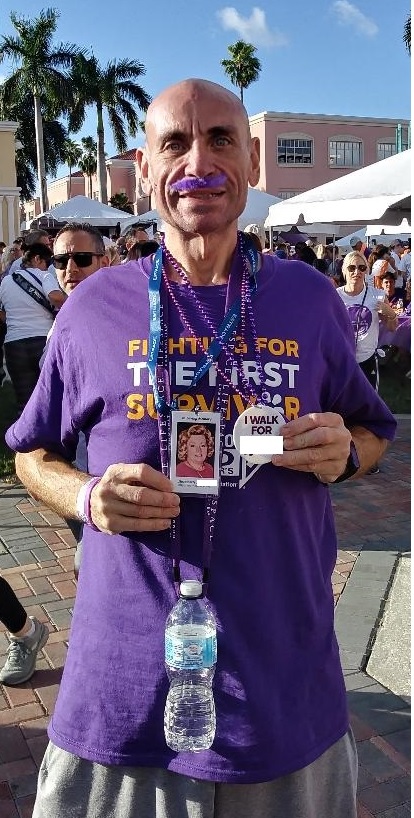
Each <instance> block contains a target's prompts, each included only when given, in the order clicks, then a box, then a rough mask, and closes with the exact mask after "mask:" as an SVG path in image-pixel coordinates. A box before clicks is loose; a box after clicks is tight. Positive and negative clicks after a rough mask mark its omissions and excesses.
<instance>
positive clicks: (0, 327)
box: [0, 320, 7, 386]
mask: <svg viewBox="0 0 414 818" xmlns="http://www.w3.org/2000/svg"><path fill="white" fill-rule="evenodd" d="M6 332H7V326H6V324H5V322H4V321H1V320H0V376H1V372H2V370H3V353H4V350H3V344H4V339H5V337H6ZM1 380H2V379H1V377H0V386H1Z"/></svg>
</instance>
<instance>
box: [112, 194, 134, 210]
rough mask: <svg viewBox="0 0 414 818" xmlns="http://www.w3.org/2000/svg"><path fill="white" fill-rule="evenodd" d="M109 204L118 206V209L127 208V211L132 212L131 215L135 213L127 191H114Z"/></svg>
mask: <svg viewBox="0 0 414 818" xmlns="http://www.w3.org/2000/svg"><path fill="white" fill-rule="evenodd" d="M109 204H110V205H112V207H116V208H117V210H125V213H131V215H132V214H133V213H134V209H133V206H132V202H130V201H129V199H128V196H127V195H126V193H114V195H113V196H111V198H110V200H109Z"/></svg>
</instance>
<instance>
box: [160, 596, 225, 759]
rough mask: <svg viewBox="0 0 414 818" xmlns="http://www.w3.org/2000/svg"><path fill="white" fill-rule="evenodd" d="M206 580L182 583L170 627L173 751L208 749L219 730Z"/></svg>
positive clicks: (168, 712)
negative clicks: (203, 595)
mask: <svg viewBox="0 0 414 818" xmlns="http://www.w3.org/2000/svg"><path fill="white" fill-rule="evenodd" d="M202 593H203V588H202V584H201V582H197V581H196V580H187V581H186V582H182V583H181V585H180V598H179V600H178V602H177V603H176V604H175V605H174V607H173V609H172V611H171V613H170V614H169V616H168V618H167V622H166V625H165V666H166V669H167V673H168V677H169V679H170V689H169V692H168V696H167V701H166V704H165V712H164V732H165V740H166V742H167V744H168V747H170V748H171V749H172V750H175V751H176V752H178V751H180V750H190V751H197V750H207V749H208V748H209V747H211V745H212V743H213V740H214V735H215V732H216V711H215V707H214V698H213V690H212V686H211V685H212V681H213V676H214V671H215V667H216V661H217V634H216V623H215V619H214V615H213V613H212V611H211V610H210V607H209V605H208V603H207V602H206V601H205V599H203V598H202Z"/></svg>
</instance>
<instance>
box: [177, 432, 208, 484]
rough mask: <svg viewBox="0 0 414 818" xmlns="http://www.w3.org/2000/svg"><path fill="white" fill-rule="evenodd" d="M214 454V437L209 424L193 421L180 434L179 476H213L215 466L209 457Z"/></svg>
mask: <svg viewBox="0 0 414 818" xmlns="http://www.w3.org/2000/svg"><path fill="white" fill-rule="evenodd" d="M213 454H214V437H213V435H212V434H211V432H210V429H208V428H207V426H204V424H202V423H193V424H192V425H191V426H189V428H188V429H183V430H182V431H181V432H180V434H179V436H178V444H177V458H178V460H179V461H180V462H179V463H178V465H177V468H176V470H175V473H176V475H177V477H213V476H214V469H213V466H212V465H211V464H210V463H208V462H207V458H209V457H212V456H213Z"/></svg>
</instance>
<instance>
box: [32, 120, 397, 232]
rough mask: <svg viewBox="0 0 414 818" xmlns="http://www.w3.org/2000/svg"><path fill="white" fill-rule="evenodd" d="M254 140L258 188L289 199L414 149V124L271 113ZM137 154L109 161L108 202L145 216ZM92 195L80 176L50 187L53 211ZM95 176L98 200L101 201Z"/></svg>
mask: <svg viewBox="0 0 414 818" xmlns="http://www.w3.org/2000/svg"><path fill="white" fill-rule="evenodd" d="M249 122H250V129H251V133H252V136H257V137H258V138H259V140H260V153H261V171H260V180H259V184H258V185H257V187H258V188H259V189H260V190H264V191H266V192H267V193H272V194H273V195H275V196H280V197H281V198H282V199H288V198H290V197H291V196H295V195H296V194H297V193H303V192H304V191H305V190H310V189H311V188H313V187H317V186H318V185H322V184H324V183H325V182H330V181H331V179H336V178H337V177H338V176H343V175H344V174H346V173H350V172H351V171H353V170H356V169H357V168H361V167H364V166H365V165H371V164H372V163H373V162H377V161H379V160H380V159H385V158H386V157H387V156H391V154H393V153H395V152H396V150H397V149H398V150H401V149H402V150H404V149H406V148H407V147H408V146H409V122H408V120H400V121H399V120H396V119H374V118H370V117H345V116H333V115H332V116H331V115H330V114H292V113H274V112H271V111H266V112H264V113H261V114H255V115H254V116H252V117H250V119H249ZM135 154H136V149H135V148H131V150H129V151H127V152H126V153H123V154H119V155H118V156H111V157H110V158H108V159H107V160H106V169H107V186H108V201H109V199H110V198H111V196H113V195H115V194H116V193H124V194H125V195H126V196H127V197H128V200H129V201H130V202H131V203H132V206H133V210H134V213H136V214H138V215H140V214H141V213H145V212H147V211H148V210H151V208H152V207H153V206H154V205H153V203H152V202H151V199H150V197H148V196H145V195H144V193H143V190H142V186H141V179H140V177H139V173H138V166H137V163H136V160H135ZM78 195H84V196H88V195H89V180H88V179H87V178H86V177H85V176H84V175H83V173H81V172H80V171H77V172H74V173H72V182H71V191H70V193H69V176H64V177H62V178H61V179H55V180H54V181H53V182H50V183H49V185H48V197H49V206H50V208H53V207H56V205H58V204H62V203H63V202H66V201H67V200H68V199H69V198H70V197H71V196H78ZM98 195H99V194H98V180H97V178H96V175H95V176H93V177H92V198H94V199H97V198H98ZM39 212H40V205H39V199H35V200H33V201H32V202H26V203H25V217H26V221H30V220H31V219H33V218H34V217H35V216H37V215H39Z"/></svg>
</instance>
